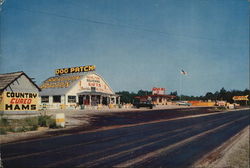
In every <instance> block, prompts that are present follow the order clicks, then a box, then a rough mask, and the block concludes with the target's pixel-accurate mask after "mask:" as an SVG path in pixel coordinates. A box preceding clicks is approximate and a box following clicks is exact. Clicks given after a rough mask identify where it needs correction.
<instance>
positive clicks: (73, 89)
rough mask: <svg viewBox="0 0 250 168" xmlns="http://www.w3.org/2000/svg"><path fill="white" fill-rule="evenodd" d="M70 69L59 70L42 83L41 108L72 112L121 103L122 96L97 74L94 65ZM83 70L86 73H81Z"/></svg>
mask: <svg viewBox="0 0 250 168" xmlns="http://www.w3.org/2000/svg"><path fill="white" fill-rule="evenodd" d="M71 69H72V68H68V69H67V68H64V69H63V70H60V69H59V70H56V76H53V77H50V78H48V79H47V80H45V81H44V82H43V84H42V85H41V89H42V91H41V93H40V96H41V104H42V107H45V108H50V109H59V108H66V109H72V108H80V107H83V106H84V107H85V108H86V107H88V108H91V107H96V106H108V105H110V104H113V105H116V104H119V103H120V97H119V96H118V95H116V94H115V93H114V91H113V90H112V89H111V87H110V86H109V85H108V83H107V82H106V81H105V80H104V79H103V77H102V76H100V75H98V74H97V73H96V72H95V71H94V70H95V68H94V66H89V67H88V68H84V67H79V68H77V67H74V68H73V70H72V72H71ZM77 69H78V70H77ZM81 69H82V70H84V69H85V70H87V71H83V72H82V71H81ZM66 72H68V73H66ZM58 73H61V74H60V75H58Z"/></svg>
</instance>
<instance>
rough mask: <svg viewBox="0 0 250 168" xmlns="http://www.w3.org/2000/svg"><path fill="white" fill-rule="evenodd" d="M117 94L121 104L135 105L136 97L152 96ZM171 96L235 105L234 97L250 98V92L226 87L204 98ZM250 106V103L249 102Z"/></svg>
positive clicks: (176, 93) (147, 93)
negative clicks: (246, 96)
mask: <svg viewBox="0 0 250 168" xmlns="http://www.w3.org/2000/svg"><path fill="white" fill-rule="evenodd" d="M116 94H118V95H120V96H121V102H122V103H133V101H134V97H136V96H146V95H152V91H147V90H139V91H138V92H137V93H134V92H129V91H120V92H117V93H116ZM170 95H174V96H176V98H175V99H174V101H178V100H187V101H189V100H202V101H208V100H211V101H220V100H224V101H227V102H230V103H233V102H234V100H233V97H234V96H245V95H249V96H250V90H249V89H245V90H242V91H241V90H226V89H225V88H224V87H223V88H221V89H220V91H216V92H214V93H212V92H207V93H206V94H205V95H202V96H188V95H178V92H177V91H174V92H170ZM237 103H239V104H245V101H237ZM248 104H249V101H248Z"/></svg>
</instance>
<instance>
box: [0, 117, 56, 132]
mask: <svg viewBox="0 0 250 168" xmlns="http://www.w3.org/2000/svg"><path fill="white" fill-rule="evenodd" d="M38 127H49V128H58V127H57V125H56V122H55V119H53V118H52V116H48V115H41V116H38V117H29V118H24V119H15V120H8V119H6V118H3V117H1V118H0V135H2V134H6V133H7V132H26V131H34V130H37V129H38Z"/></svg>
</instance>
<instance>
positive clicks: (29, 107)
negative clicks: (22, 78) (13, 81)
mask: <svg viewBox="0 0 250 168" xmlns="http://www.w3.org/2000/svg"><path fill="white" fill-rule="evenodd" d="M37 103H38V93H28V92H3V93H2V95H1V105H0V110H1V111H36V110H37V107H38V106H37Z"/></svg>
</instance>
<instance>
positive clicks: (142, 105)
mask: <svg viewBox="0 0 250 168" xmlns="http://www.w3.org/2000/svg"><path fill="white" fill-rule="evenodd" d="M133 106H134V107H136V108H141V107H148V108H150V109H152V108H153V107H154V106H155V105H154V104H152V103H148V102H136V103H133Z"/></svg>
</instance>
